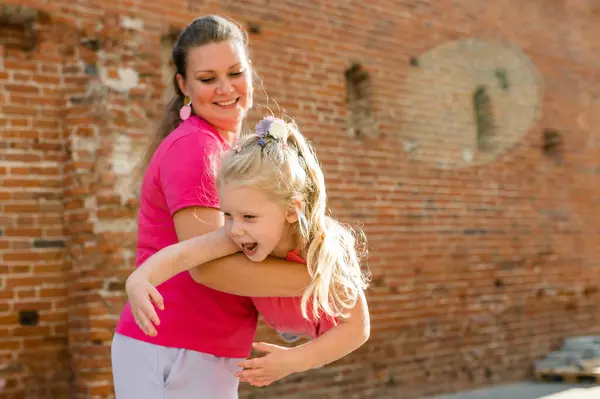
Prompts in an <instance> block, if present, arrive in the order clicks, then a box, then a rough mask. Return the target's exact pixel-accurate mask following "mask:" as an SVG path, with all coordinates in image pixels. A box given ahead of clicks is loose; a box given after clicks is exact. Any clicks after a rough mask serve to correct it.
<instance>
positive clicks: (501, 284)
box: [494, 279, 504, 288]
mask: <svg viewBox="0 0 600 399" xmlns="http://www.w3.org/2000/svg"><path fill="white" fill-rule="evenodd" d="M494 285H495V286H496V288H503V287H504V281H502V280H500V279H498V280H496V281H495V282H494Z"/></svg>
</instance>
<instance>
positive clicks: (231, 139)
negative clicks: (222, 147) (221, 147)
mask: <svg viewBox="0 0 600 399" xmlns="http://www.w3.org/2000/svg"><path fill="white" fill-rule="evenodd" d="M217 132H219V134H220V135H221V137H223V138H224V139H225V141H227V143H228V144H229V145H230V146H232V145H234V144H235V142H236V141H237V138H238V137H239V135H240V130H239V129H238V130H236V131H228V130H221V129H217Z"/></svg>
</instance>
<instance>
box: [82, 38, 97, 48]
mask: <svg viewBox="0 0 600 399" xmlns="http://www.w3.org/2000/svg"><path fill="white" fill-rule="evenodd" d="M81 45H82V46H84V47H87V48H88V49H90V50H92V51H98V50H100V48H101V47H102V41H100V39H95V38H84V39H81Z"/></svg>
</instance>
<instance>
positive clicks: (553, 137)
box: [542, 129, 562, 154]
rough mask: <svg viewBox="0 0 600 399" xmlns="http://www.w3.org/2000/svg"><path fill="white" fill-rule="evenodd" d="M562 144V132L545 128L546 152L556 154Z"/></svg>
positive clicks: (544, 148) (543, 143) (543, 139)
mask: <svg viewBox="0 0 600 399" xmlns="http://www.w3.org/2000/svg"><path fill="white" fill-rule="evenodd" d="M561 145H562V136H561V134H560V133H559V132H558V131H556V130H553V129H545V130H544V133H543V137H542V148H543V150H544V152H545V153H546V154H554V153H556V152H557V151H558V149H559V148H560V147H561Z"/></svg>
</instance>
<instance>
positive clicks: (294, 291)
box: [112, 16, 310, 399]
mask: <svg viewBox="0 0 600 399" xmlns="http://www.w3.org/2000/svg"><path fill="white" fill-rule="evenodd" d="M173 61H174V63H175V67H176V75H175V79H174V84H175V90H176V95H175V98H174V99H173V100H172V101H171V102H170V103H169V105H168V106H167V111H166V115H165V117H164V120H163V122H162V123H161V125H160V127H159V129H158V132H157V137H156V140H155V141H154V143H153V145H152V146H151V148H150V151H149V154H148V157H147V158H148V159H147V168H146V172H145V175H144V178H143V182H142V191H141V197H140V209H139V219H138V249H137V259H136V265H137V266H139V265H140V264H141V263H143V262H144V260H146V259H147V258H148V257H149V256H151V255H152V254H153V253H155V252H157V251H158V250H160V249H161V248H163V247H166V246H168V245H171V244H174V243H176V242H177V241H183V240H186V239H189V238H192V237H195V236H199V235H203V234H205V233H208V232H210V231H214V230H216V229H217V228H219V227H221V226H222V225H223V216H222V214H221V213H220V212H219V210H218V208H219V202H218V197H217V192H216V186H215V182H214V174H213V172H212V164H213V161H214V159H215V157H216V156H218V155H219V154H220V153H221V152H222V150H223V149H226V148H228V147H229V146H230V145H231V144H232V143H233V142H234V141H235V140H236V138H237V136H238V135H239V133H240V129H241V124H242V121H243V119H244V117H245V116H246V114H247V111H248V109H249V108H250V107H251V106H252V94H253V87H252V79H251V77H252V65H251V62H250V59H249V54H248V47H247V36H246V35H245V33H244V32H243V30H242V29H240V27H239V26H237V25H236V24H235V23H233V22H231V21H229V20H227V19H224V18H221V17H216V16H208V17H203V18H199V19H196V20H195V21H193V22H192V23H191V24H190V25H189V26H188V27H187V28H186V29H185V30H184V31H183V32H182V34H181V36H180V37H179V39H178V40H177V43H176V44H175V47H174V49H173ZM309 282H310V276H309V275H308V272H307V270H306V267H305V266H304V265H301V264H297V263H291V262H286V261H285V260H281V259H275V258H268V259H266V260H265V261H264V262H262V263H254V262H252V261H250V260H249V259H248V258H247V257H246V256H245V255H244V254H242V253H240V254H236V255H232V256H228V257H225V258H221V259H218V260H216V261H214V262H211V263H209V264H205V265H202V266H201V267H199V268H196V269H194V270H193V271H191V272H190V273H181V274H179V275H177V276H176V277H174V278H172V279H170V280H169V281H167V282H165V283H164V284H162V285H161V286H160V287H159V291H160V293H161V294H162V296H163V298H164V300H165V303H168V306H166V307H165V310H164V311H163V312H161V324H160V325H159V326H157V327H156V328H157V329H158V332H159V334H152V335H146V334H144V333H143V332H142V331H141V330H140V328H139V327H138V325H137V324H136V320H135V318H136V315H134V314H132V312H131V309H130V307H129V304H127V305H126V306H125V309H124V310H123V313H122V314H121V318H120V320H119V323H118V325H117V328H116V333H115V336H114V339H113V346H112V362H113V376H114V383H115V392H116V396H117V399H125V398H144V399H154V398H156V399H158V398H165V399H174V398H181V399H187V398H197V397H206V398H219V399H221V398H223V399H227V398H237V388H238V384H239V382H238V379H237V378H236V377H235V372H236V371H237V366H236V365H237V363H239V362H240V361H241V360H242V359H243V358H246V357H247V356H248V355H249V354H250V351H251V344H252V339H253V337H254V333H255V330H256V325H257V312H256V309H255V307H254V305H253V303H252V300H251V299H250V298H247V297H241V296H236V295H232V293H233V294H237V295H246V296H295V295H299V294H300V293H301V292H302V291H303V290H304V288H305V286H306V285H307V284H308V283H309ZM197 283H201V284H197ZM209 287H211V288H209ZM217 290H219V291H217ZM198 304H201V305H198ZM182 326H185V328H182Z"/></svg>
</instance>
